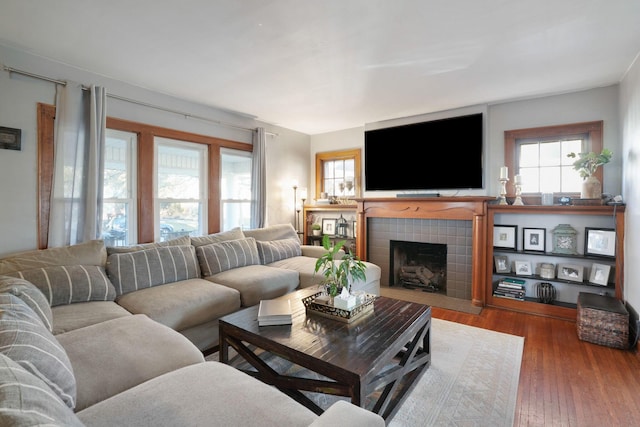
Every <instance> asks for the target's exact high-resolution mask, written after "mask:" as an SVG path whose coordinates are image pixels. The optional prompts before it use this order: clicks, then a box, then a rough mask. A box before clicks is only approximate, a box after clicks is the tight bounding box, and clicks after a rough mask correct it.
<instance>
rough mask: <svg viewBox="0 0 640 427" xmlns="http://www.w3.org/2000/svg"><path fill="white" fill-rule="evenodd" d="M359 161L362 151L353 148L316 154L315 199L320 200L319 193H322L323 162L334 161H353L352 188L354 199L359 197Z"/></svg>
mask: <svg viewBox="0 0 640 427" xmlns="http://www.w3.org/2000/svg"><path fill="white" fill-rule="evenodd" d="M361 159H362V150H361V149H359V148H353V149H348V150H338V151H324V152H321V153H316V198H320V193H322V192H324V191H325V190H324V164H325V162H331V161H336V160H353V161H354V162H353V171H354V175H355V176H354V177H353V181H354V182H353V186H354V187H353V188H354V196H353V197H354V198H358V197H360V194H361V193H360V184H361V176H362V173H361V171H362V169H361Z"/></svg>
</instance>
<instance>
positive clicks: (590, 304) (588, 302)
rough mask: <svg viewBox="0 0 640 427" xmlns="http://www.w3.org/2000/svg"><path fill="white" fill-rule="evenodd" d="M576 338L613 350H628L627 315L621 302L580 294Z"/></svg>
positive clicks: (609, 298)
mask: <svg viewBox="0 0 640 427" xmlns="http://www.w3.org/2000/svg"><path fill="white" fill-rule="evenodd" d="M576 323H577V328H578V338H580V339H581V340H583V341H588V342H591V343H594V344H600V345H605V346H608V347H613V348H622V349H626V348H629V313H628V312H627V310H626V308H625V307H624V305H623V304H622V302H621V301H619V300H617V299H615V298H613V297H607V296H601V295H595V294H585V293H580V295H579V296H578V318H577V322H576Z"/></svg>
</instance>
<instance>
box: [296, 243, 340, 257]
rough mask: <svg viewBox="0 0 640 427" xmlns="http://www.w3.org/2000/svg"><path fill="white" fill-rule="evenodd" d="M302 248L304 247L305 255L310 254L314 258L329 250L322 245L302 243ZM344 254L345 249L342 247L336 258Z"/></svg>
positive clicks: (303, 253) (303, 252)
mask: <svg viewBox="0 0 640 427" xmlns="http://www.w3.org/2000/svg"><path fill="white" fill-rule="evenodd" d="M300 248H301V249H302V255H303V256H309V257H312V258H320V256H322V254H324V253H325V252H327V251H326V249H325V248H323V247H322V246H314V245H300ZM343 255H344V250H342V249H340V251H338V254H337V256H336V259H342V256H343Z"/></svg>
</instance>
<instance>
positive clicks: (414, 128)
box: [364, 113, 484, 191]
mask: <svg viewBox="0 0 640 427" xmlns="http://www.w3.org/2000/svg"><path fill="white" fill-rule="evenodd" d="M482 116H483V115H482V113H476V114H470V115H465V116H457V117H450V118H444V119H439V120H431V121H425V122H420V123H412V124H407V125H401V126H393V127H387V128H382V129H372V130H367V131H365V133H364V175H365V190H366V191H405V190H463V189H481V188H483V168H482V164H483V158H482V152H483V140H484V132H483V117H482Z"/></svg>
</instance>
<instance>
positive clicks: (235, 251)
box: [196, 237, 260, 277]
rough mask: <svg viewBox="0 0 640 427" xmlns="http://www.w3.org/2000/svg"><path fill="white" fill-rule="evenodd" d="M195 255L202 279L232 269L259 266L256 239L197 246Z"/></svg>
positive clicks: (250, 238)
mask: <svg viewBox="0 0 640 427" xmlns="http://www.w3.org/2000/svg"><path fill="white" fill-rule="evenodd" d="M196 254H197V255H198V260H199V261H200V269H201V270H202V275H203V276H204V277H208V276H213V275H214V274H216V273H220V272H222V271H227V270H231V269H232V268H238V267H244V266H247V265H256V264H260V256H259V255H258V248H257V246H256V239H254V238H253V237H248V238H245V239H238V240H229V241H227V242H220V243H212V244H210V245H205V246H199V247H197V248H196Z"/></svg>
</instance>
